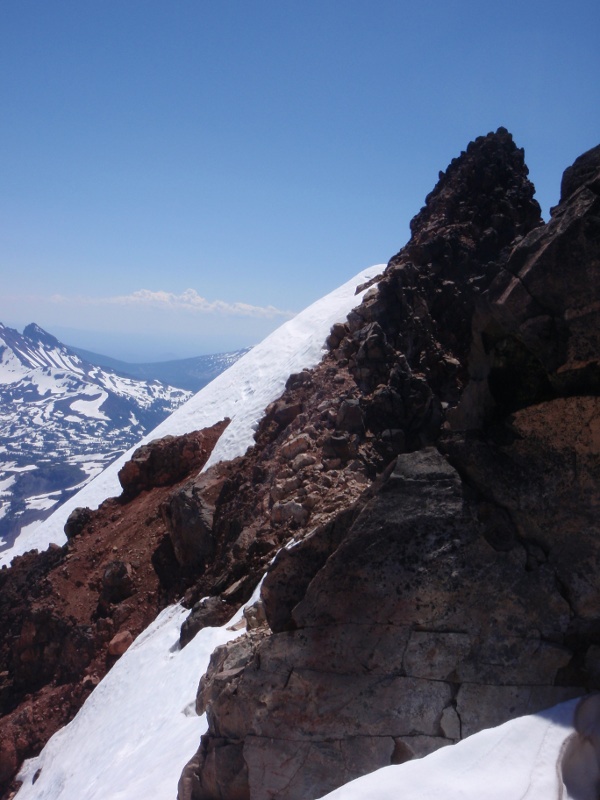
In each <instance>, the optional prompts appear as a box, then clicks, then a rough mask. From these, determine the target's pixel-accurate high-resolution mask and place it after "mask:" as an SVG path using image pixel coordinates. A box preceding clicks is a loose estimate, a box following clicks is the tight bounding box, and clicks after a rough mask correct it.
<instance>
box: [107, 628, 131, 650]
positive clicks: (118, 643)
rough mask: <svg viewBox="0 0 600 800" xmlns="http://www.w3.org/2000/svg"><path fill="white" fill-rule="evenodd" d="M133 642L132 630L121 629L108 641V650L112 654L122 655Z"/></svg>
mask: <svg viewBox="0 0 600 800" xmlns="http://www.w3.org/2000/svg"><path fill="white" fill-rule="evenodd" d="M132 644H133V634H132V633H131V631H119V633H117V634H116V635H115V636H113V638H112V639H111V640H110V642H109V643H108V652H109V655H111V656H122V655H123V653H124V652H125V651H126V650H128V649H129V647H130V646H131V645H132Z"/></svg>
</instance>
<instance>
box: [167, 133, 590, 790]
mask: <svg viewBox="0 0 600 800" xmlns="http://www.w3.org/2000/svg"><path fill="white" fill-rule="evenodd" d="M526 174H527V169H526V167H525V166H524V163H523V153H522V151H520V150H518V149H517V148H516V147H515V146H514V144H513V143H512V139H511V138H510V135H509V134H508V133H507V132H506V131H504V130H503V129H500V130H499V131H498V132H497V133H496V134H490V135H488V136H487V137H480V139H478V140H476V142H474V143H472V144H471V145H470V146H469V148H467V151H466V153H463V154H462V155H461V157H460V158H459V159H456V160H455V161H454V162H453V163H452V164H451V165H450V167H449V168H448V170H447V172H446V173H445V174H443V175H441V178H440V183H439V184H438V186H437V187H436V189H435V190H434V191H433V192H432V193H431V195H429V197H428V198H427V204H426V206H425V208H424V209H423V210H422V211H421V212H420V214H419V215H417V217H416V218H415V220H413V223H412V226H411V228H412V233H413V236H412V239H411V241H410V242H409V244H408V245H407V246H406V247H405V248H404V249H403V250H402V251H400V253H399V254H398V255H397V256H395V257H394V258H393V259H392V261H391V262H390V264H389V265H388V269H387V270H386V272H385V273H384V276H383V277H382V279H381V280H380V281H379V283H378V284H377V285H376V286H374V287H373V288H372V290H371V291H370V292H368V293H367V295H366V296H365V300H364V302H363V303H362V305H361V306H359V307H358V308H357V309H355V310H354V311H353V312H352V313H351V314H350V315H349V317H348V321H347V323H346V324H345V325H337V326H335V327H334V329H333V330H332V333H331V336H330V337H329V340H328V344H329V347H330V354H329V356H328V357H327V358H326V359H325V360H324V364H325V365H327V364H329V365H330V364H335V365H336V369H337V374H336V373H334V372H333V370H331V368H330V367H327V366H325V367H323V368H317V369H316V370H315V371H314V372H313V373H312V376H311V377H310V379H307V381H304V382H303V384H302V385H303V387H304V388H303V391H304V392H305V394H304V395H303V400H302V404H301V408H302V412H301V413H299V412H298V413H297V409H294V413H293V414H292V412H291V411H290V412H289V413H287V416H286V419H287V418H288V417H289V418H290V419H291V418H293V422H292V423H290V427H291V428H292V429H293V430H291V431H290V432H289V433H288V434H287V436H286V437H285V442H286V445H285V448H284V451H285V453H287V455H286V456H285V457H286V458H287V459H288V461H289V463H293V460H294V459H295V458H301V457H303V456H305V455H306V454H310V455H314V456H315V457H318V459H317V463H320V459H322V464H323V470H322V474H321V475H320V476H318V475H315V476H314V477H313V478H312V480H313V481H314V486H311V488H310V492H312V493H313V495H315V494H316V495H318V493H319V492H321V500H320V502H321V505H320V506H319V509H321V508H324V509H326V508H327V506H326V505H325V506H324V505H323V487H324V486H326V481H327V480H329V478H328V476H329V475H331V474H334V473H336V474H337V472H338V470H339V469H346V468H347V465H349V464H353V463H361V464H362V467H361V469H362V471H363V474H366V475H368V477H369V482H368V483H367V484H366V485H365V484H363V491H362V494H354V496H353V498H352V500H353V502H347V503H346V504H345V506H344V507H343V508H340V507H339V506H338V508H337V509H336V513H335V514H333V515H330V516H329V517H323V516H317V514H316V513H315V514H314V516H312V517H311V520H310V521H311V522H314V525H313V526H312V529H311V532H310V533H309V534H308V535H306V533H305V534H304V535H303V537H302V538H301V540H300V541H299V543H298V544H296V546H295V547H293V548H292V549H287V550H282V551H281V552H280V553H279V555H278V556H277V558H276V559H275V561H274V562H273V564H272V565H271V566H270V568H269V571H268V573H267V576H266V578H265V580H264V583H263V588H262V600H263V604H264V613H265V616H266V621H267V624H263V625H262V626H259V627H258V628H254V629H253V630H252V631H249V632H248V633H247V634H246V635H245V636H243V637H241V638H240V639H238V640H236V641H235V642H232V643H230V644H229V645H226V646H224V647H223V648H219V649H218V650H217V651H216V652H215V654H214V655H213V659H212V661H211V665H210V668H209V671H208V673H207V675H206V676H205V678H204V679H203V681H202V683H201V686H200V689H199V694H198V711H199V712H202V711H204V710H206V713H207V716H208V721H209V729H208V733H207V734H206V735H205V736H204V737H203V739H202V742H201V746H200V749H199V751H198V753H197V754H196V756H195V757H194V759H192V761H191V762H190V763H189V764H188V766H187V768H186V770H185V771H184V774H183V776H182V780H181V783H180V788H179V797H180V800H184V798H185V799H186V800H187V799H188V798H193V800H216V798H240V799H242V798H243V800H275V798H277V800H308V798H314V797H318V796H321V795H323V794H325V793H327V792H328V791H330V790H332V789H333V788H335V787H337V786H339V785H340V784H342V783H344V782H346V781H348V780H351V779H352V778H354V777H357V776H358V775H361V774H364V773H365V772H369V771H372V770H374V769H377V768H378V767H381V766H384V765H387V764H390V763H399V762H401V761H404V760H406V759H408V758H412V757H415V756H421V755H424V754H426V753H428V752H430V751H431V750H433V749H435V748H437V747H440V746H442V745H445V744H449V743H451V742H454V741H457V740H458V739H460V738H463V737H464V736H467V735H469V734H471V733H474V732H476V731H478V730H481V729H482V728H485V727H489V726H491V725H497V724H500V723H502V722H504V721H506V720H508V719H510V718H512V717H515V716H518V715H520V714H526V713H532V712H535V711H536V710H541V709H543V708H545V707H548V706H550V705H553V704H555V703H557V702H560V701H562V700H565V699H567V698H570V697H574V696H577V695H579V694H581V693H583V692H585V691H587V690H598V689H600V656H599V655H598V654H599V653H600V624H599V622H598V620H599V619H600V617H599V614H600V578H599V577H598V575H597V570H596V568H595V565H596V564H597V563H598V558H599V557H600V544H599V543H600V536H599V534H600V531H599V530H598V520H599V519H600V514H599V513H598V512H599V508H598V506H599V505H600V491H599V488H600V466H599V465H600V458H599V456H600V427H599V422H598V420H599V419H600V400H599V397H598V395H600V383H599V381H598V375H599V372H598V370H599V349H600V348H599V344H600V342H599V338H598V337H599V336H600V298H599V297H598V294H597V293H598V288H597V287H598V286H599V285H600V280H599V278H600V276H599V274H598V271H599V270H600V235H599V231H600V209H599V206H598V194H599V189H600V153H598V148H596V150H595V151H590V153H589V154H585V155H584V156H583V157H582V158H581V159H578V161H577V162H576V163H575V165H574V166H573V168H571V170H570V172H569V171H567V173H566V177H565V181H564V182H563V202H562V204H561V205H560V206H559V207H557V209H554V211H553V217H552V220H551V221H550V222H549V223H548V224H547V225H543V224H542V223H541V220H540V218H539V208H538V207H537V204H536V203H535V201H534V200H533V187H532V186H531V184H530V183H529V181H528V180H527V179H526ZM321 369H322V372H320V370H321ZM326 369H329V372H328V373H326V372H325V370H326ZM323 374H326V375H327V376H328V379H329V381H330V383H331V382H332V381H339V382H340V385H343V387H344V394H343V397H342V402H341V403H340V402H338V403H337V404H336V403H335V402H333V401H332V400H331V399H327V396H326V394H325V393H322V394H321V395H320V396H319V397H318V399H319V403H318V405H317V403H316V402H315V406H316V408H318V409H319V413H320V415H321V416H320V417H319V419H320V420H321V422H320V423H319V424H321V425H322V426H323V425H324V426H327V425H329V426H330V427H331V428H332V429H333V432H332V433H331V434H330V435H329V437H328V438H327V437H322V436H321V434H320V431H319V430H317V432H316V434H315V435H311V433H310V425H311V422H312V424H313V425H314V426H316V428H317V429H318V428H319V425H318V424H317V422H316V421H315V420H316V419H317V416H316V415H313V416H312V417H311V415H310V414H308V411H307V410H308V409H309V408H311V400H310V392H313V394H314V393H318V392H319V391H320V389H319V385H320V383H319V382H320V380H321V379H322V375H323ZM348 376H351V378H352V379H353V381H354V386H353V387H352V385H351V384H350V383H349V381H348ZM293 406H294V403H293V398H290V397H288V398H284V399H282V401H280V402H279V404H275V405H274V407H273V409H272V410H271V412H270V414H268V415H267V417H266V418H265V421H264V422H263V423H262V425H261V428H260V429H259V432H258V436H257V448H259V449H260V447H261V446H262V447H263V452H267V451H268V450H269V448H271V450H270V451H269V452H270V453H271V457H272V458H273V457H275V458H277V457H278V456H277V455H276V454H277V452H278V450H277V446H278V445H277V442H278V441H281V440H278V439H277V438H276V437H277V436H279V435H281V430H282V429H281V424H282V423H281V421H278V419H277V418H276V415H277V414H279V415H280V416H281V415H283V414H284V412H285V409H286V408H290V407H293ZM312 430H313V431H314V430H315V429H314V428H313V429H312ZM303 434H304V435H306V438H303ZM319 436H321V438H319ZM320 441H323V445H322V447H321V445H318V443H319V442H320ZM304 445H306V447H305V448H304ZM317 445H318V446H319V447H321V450H318V449H317ZM303 448H304V449H303ZM288 450H289V453H288ZM281 452H282V453H283V451H281ZM280 457H281V458H283V455H281V456H280ZM261 474H263V473H261ZM294 475H295V473H294V471H293V470H292V469H291V470H290V471H289V474H288V473H286V475H285V476H280V478H281V479H280V480H279V481H278V482H274V483H273V492H274V494H273V495H272V496H271V499H270V501H269V502H271V503H272V504H273V506H272V507H273V508H274V507H275V506H276V504H277V503H279V504H281V503H282V502H283V501H285V499H286V497H287V495H286V492H293V491H298V487H297V484H296V480H295V477H294ZM332 485H333V484H332V482H331V481H330V489H329V492H330V495H331V494H332V488H331V487H332ZM308 494H309V492H308V490H307V493H306V495H308ZM306 507H307V508H309V510H310V506H308V504H307V505H306ZM311 513H312V512H311ZM276 514H277V515H281V520H280V521H279V522H277V520H279V516H277V517H276V524H279V525H285V524H288V525H289V531H290V533H291V532H293V531H294V525H297V524H298V523H296V522H294V521H293V520H292V519H291V518H290V520H289V521H288V522H287V523H286V522H285V521H284V519H283V516H284V515H283V511H282V510H280V509H279V507H278V510H277V512H276Z"/></svg>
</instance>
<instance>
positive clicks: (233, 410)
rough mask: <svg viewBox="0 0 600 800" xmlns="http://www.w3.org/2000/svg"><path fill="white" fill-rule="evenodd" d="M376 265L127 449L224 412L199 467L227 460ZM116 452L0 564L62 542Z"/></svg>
mask: <svg viewBox="0 0 600 800" xmlns="http://www.w3.org/2000/svg"><path fill="white" fill-rule="evenodd" d="M383 268H384V265H381V264H380V265H376V266H373V267H369V268H367V269H365V270H362V271H361V272H359V273H358V275H356V276H355V277H354V278H352V279H351V280H349V281H348V282H347V283H345V284H343V285H342V286H340V287H339V288H338V289H336V290H334V291H333V292H331V293H330V294H328V295H326V296H325V297H323V298H321V299H320V300H318V301H317V302H316V303H313V304H312V305H311V306H309V307H308V308H307V309H305V310H304V311H302V312H301V313H300V314H298V315H297V316H296V317H294V318H293V319H291V320H289V321H288V322H286V323H285V324H284V325H282V326H281V327H279V328H278V329H277V330H276V331H274V332H273V333H272V334H271V335H270V336H268V337H267V338H266V339H264V340H263V341H262V342H261V343H260V344H259V345H257V346H256V347H254V348H253V349H252V350H251V351H250V352H249V353H248V354H247V355H245V356H243V357H242V358H241V359H240V360H239V361H237V362H236V363H235V364H234V365H233V366H232V367H230V368H229V369H228V370H226V371H225V372H223V373H222V374H221V375H219V376H218V377H217V378H215V380H214V381H212V383H210V384H209V385H208V386H206V387H205V388H204V389H202V390H201V391H200V392H198V393H197V394H196V395H194V397H192V398H191V399H190V400H188V401H187V403H185V404H184V405H182V406H181V407H180V408H178V409H177V411H175V412H174V413H173V414H171V415H170V416H169V417H168V418H167V419H165V420H164V422H162V423H161V424H160V425H158V427H156V428H155V429H154V430H152V431H151V432H150V433H149V434H147V435H146V436H145V437H144V438H143V439H142V440H141V441H139V442H137V443H136V445H135V447H137V446H138V445H139V444H143V443H146V442H149V441H151V440H152V439H157V438H159V437H162V436H167V435H179V434H183V433H188V432H190V431H193V430H199V429H200V428H204V427H206V426H209V425H213V424H214V423H215V422H218V421H219V420H221V419H223V418H224V417H230V419H231V424H230V425H229V426H228V428H227V429H226V431H225V433H224V434H223V435H222V436H221V439H220V440H219V442H218V443H217V446H216V448H215V450H214V451H213V454H212V456H211V457H210V459H209V461H208V463H207V465H206V468H208V467H209V466H210V465H211V464H214V463H216V462H217V461H221V460H225V459H231V458H235V457H236V456H238V455H241V454H243V453H244V452H245V451H246V449H247V448H248V447H250V446H251V445H252V444H253V438H252V436H253V433H254V430H255V429H256V425H257V424H258V421H259V419H260V418H261V416H262V414H263V412H264V410H265V408H266V406H267V405H268V404H269V403H270V402H271V401H272V400H274V399H275V398H277V397H278V396H279V395H280V394H281V392H282V391H283V388H284V386H285V382H286V380H287V378H288V377H289V375H290V374H291V373H293V372H298V371H300V370H302V369H304V368H307V367H312V366H314V365H315V364H317V363H318V361H319V360H320V358H321V356H322V353H323V347H324V342H325V339H326V337H327V335H328V333H329V330H330V328H331V326H332V325H333V324H334V323H335V322H337V321H340V320H344V319H345V317H346V316H347V314H348V312H349V311H350V310H351V309H352V308H353V307H354V306H356V305H358V304H359V303H360V300H361V297H362V294H363V293H360V294H358V295H357V294H356V293H355V291H356V287H357V286H359V285H360V284H362V283H364V282H366V281H367V280H369V279H370V278H372V277H375V276H376V275H377V274H379V273H380V272H381V271H382V270H383ZM135 447H134V448H132V449H131V450H130V451H129V452H127V453H125V454H124V455H122V456H121V457H120V458H118V459H117V460H116V461H114V462H113V463H112V464H111V465H110V467H108V468H107V469H105V470H104V471H103V472H102V473H100V475H98V476H97V477H96V478H95V479H94V480H93V481H91V482H90V483H89V484H88V485H87V486H85V487H84V488H83V489H82V490H81V491H80V492H79V493H78V494H77V495H76V496H75V497H71V498H70V499H69V500H67V501H66V502H65V503H64V504H63V505H61V507H60V508H59V509H57V510H56V511H55V512H54V513H53V514H52V515H51V516H50V517H49V518H48V519H46V520H45V521H44V522H43V523H42V524H40V525H38V526H35V527H33V526H32V527H30V528H28V529H27V530H26V531H25V532H24V533H23V534H22V535H21V536H20V537H19V538H18V539H17V540H16V541H15V543H14V545H13V547H11V548H10V550H5V551H4V552H2V553H0V565H2V564H9V563H10V561H11V560H12V558H13V557H14V556H15V555H19V554H20V553H23V552H25V551H26V550H29V549H31V548H34V547H35V548H38V549H45V548H46V547H47V546H48V544H49V543H50V542H56V543H58V544H62V543H64V542H65V541H66V537H65V535H64V530H63V529H64V524H65V522H66V520H67V518H68V516H69V514H70V513H71V511H72V510H73V509H74V508H76V507H77V506H89V507H90V508H96V507H97V506H98V505H99V504H100V503H101V502H102V501H103V500H105V499H106V498H107V497H113V496H116V495H119V494H120V492H121V487H120V484H119V481H118V478H117V474H118V471H119V469H120V468H121V467H122V466H123V464H124V463H125V461H127V460H128V459H129V458H130V457H131V453H132V452H133V450H134V449H135Z"/></svg>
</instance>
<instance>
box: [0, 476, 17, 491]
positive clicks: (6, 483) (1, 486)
mask: <svg viewBox="0 0 600 800" xmlns="http://www.w3.org/2000/svg"><path fill="white" fill-rule="evenodd" d="M16 480H17V479H16V477H15V476H14V475H9V476H8V477H7V478H4V479H3V480H0V492H6V491H7V490H8V489H10V487H11V486H12V485H13V484H14V482H15V481H16Z"/></svg>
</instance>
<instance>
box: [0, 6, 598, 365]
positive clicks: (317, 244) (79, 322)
mask: <svg viewBox="0 0 600 800" xmlns="http://www.w3.org/2000/svg"><path fill="white" fill-rule="evenodd" d="M599 23H600V7H599V6H598V3H597V2H595V1H592V0H573V2H572V3H570V4H569V6H568V7H567V6H566V4H564V3H560V2H557V0H554V2H544V3H542V2H539V1H538V0H531V2H529V3H527V4H524V3H517V2H515V1H514V0H509V1H508V2H506V3H504V4H487V5H485V4H484V5H482V4H481V3H475V2H474V0H459V1H458V2H456V3H453V4H445V3H442V2H434V3H429V4H420V5H418V6H415V5H414V4H409V3H408V2H404V1H403V0H374V2H372V3H369V4H366V3H365V2H360V1H359V0H348V2H346V3H344V4H343V5H339V4H333V3H327V2H322V1H321V0H319V1H317V0H304V2H303V3H301V4H292V3H273V2H268V0H257V2H255V3H252V4H248V3H244V2H242V0H230V2H228V3H226V4H224V3H198V2H195V0H180V2H178V3H177V4H175V5H174V4H172V3H166V2H164V0H128V2H127V3H121V2H118V0H89V2H86V3H85V4H82V3H80V2H77V0H56V2H54V3H52V4H48V3H47V2H43V0H4V2H3V3H2V4H0V103H1V107H2V110H3V114H4V119H5V124H4V125H3V126H0V170H1V174H2V176H3V177H2V192H0V269H1V274H2V278H3V284H2V286H3V291H2V294H1V296H0V320H1V321H2V322H4V323H5V324H7V325H11V326H12V327H17V328H19V330H22V328H23V326H24V325H26V324H27V323H29V322H36V323H38V324H39V325H41V326H42V327H43V328H45V329H47V330H48V331H49V332H50V333H52V334H54V335H55V336H58V337H59V338H60V339H61V340H62V341H65V342H66V343H68V344H72V345H76V346H80V347H85V348H87V349H91V350H95V351H97V352H101V353H104V354H106V355H112V356H114V357H117V358H122V359H124V360H129V361H150V360H161V359H167V358H176V357H177V358H183V357H188V356H193V355H200V354H203V353H210V352H222V351H227V350H233V349H237V348H241V347H244V346H247V345H249V344H254V343H256V342H258V341H260V340H261V339H262V338H264V336H265V335H267V334H268V333H269V332H270V331H271V330H273V329H274V328H276V327H277V326H279V325H280V324H281V323H282V322H284V321H285V320H286V319H288V318H289V316H290V315H291V314H293V313H294V312H297V311H299V310H301V309H302V308H304V307H305V306H306V305H308V304H310V303H311V302H313V301H314V300H316V299H317V298H319V297H321V296H323V295H324V294H326V293H327V292H329V291H330V290H331V289H333V288H334V287H336V286H337V285H339V284H341V283H344V282H345V281H346V280H347V279H348V278H349V276H351V275H353V274H355V273H356V272H358V271H359V270H360V269H362V268H364V267H366V266H368V265H370V264H375V263H382V262H386V261H387V260H388V259H389V258H390V257H391V256H392V255H393V254H394V253H395V252H397V250H398V249H399V248H400V247H401V246H402V245H404V243H405V242H406V240H407V239H408V235H409V228H408V224H409V221H410V219H411V218H412V217H413V216H414V214H415V213H417V211H418V210H419V208H420V207H421V205H422V204H423V202H424V198H425V196H426V195H427V193H428V192H429V191H431V189H432V188H433V186H434V185H435V183H436V180H437V175H438V171H439V170H444V169H445V168H446V166H447V165H448V163H449V162H450V160H451V159H452V158H454V157H455V156H457V155H458V154H459V153H460V151H461V150H463V149H464V148H465V147H466V145H467V144H468V142H469V141H470V140H471V139H473V138H475V137H476V136H478V135H480V134H485V133H487V132H488V131H490V130H496V129H497V128H498V127H499V126H501V125H503V126H505V127H506V128H508V129H509V130H510V131H511V133H512V134H513V135H514V138H515V141H516V143H517V145H518V146H520V147H524V148H525V158H526V162H527V164H528V165H529V167H530V170H531V178H532V180H533V182H534V184H535V185H536V189H537V198H538V201H539V202H540V204H541V206H542V211H543V213H544V216H545V217H546V218H547V217H548V213H549V209H550V207H551V206H553V205H555V204H556V202H557V201H558V195H559V187H560V178H561V174H562V171H563V170H564V169H565V168H566V167H567V166H568V165H569V164H570V163H572V161H573V160H574V159H575V158H576V157H577V156H578V155H580V154H581V153H582V152H584V151H585V150H587V149H589V148H590V147H593V146H595V145H596V144H598V142H599V141H600V88H599V84H598V78H597V76H598V75H599V74H600V48H598V44H597V30H598V26H599Z"/></svg>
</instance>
